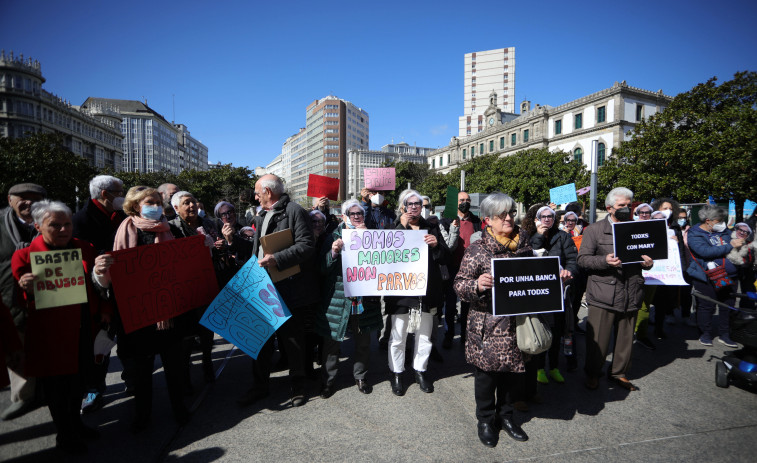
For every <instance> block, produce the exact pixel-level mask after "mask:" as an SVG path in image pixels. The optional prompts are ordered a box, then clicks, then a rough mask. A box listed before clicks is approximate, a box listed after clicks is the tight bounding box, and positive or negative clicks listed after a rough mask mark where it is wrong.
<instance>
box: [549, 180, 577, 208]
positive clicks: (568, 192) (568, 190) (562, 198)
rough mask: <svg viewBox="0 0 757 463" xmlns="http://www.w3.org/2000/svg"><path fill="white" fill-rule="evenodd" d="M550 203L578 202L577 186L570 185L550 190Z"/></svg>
mask: <svg viewBox="0 0 757 463" xmlns="http://www.w3.org/2000/svg"><path fill="white" fill-rule="evenodd" d="M549 201H550V202H553V203H555V204H564V203H572V202H573V201H578V196H576V184H575V183H568V184H567V185H562V186H558V187H556V188H550V189H549Z"/></svg>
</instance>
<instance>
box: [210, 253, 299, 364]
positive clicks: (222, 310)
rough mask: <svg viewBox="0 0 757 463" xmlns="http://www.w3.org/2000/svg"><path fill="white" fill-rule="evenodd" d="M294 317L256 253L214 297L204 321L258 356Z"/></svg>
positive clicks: (245, 350)
mask: <svg viewBox="0 0 757 463" xmlns="http://www.w3.org/2000/svg"><path fill="white" fill-rule="evenodd" d="M291 316H292V314H291V313H290V312H289V308H288V307H287V306H286V304H285V303H284V300H283V299H282V298H281V295H279V293H278V291H276V288H275V287H274V286H273V282H272V281H271V278H270V277H269V276H268V273H267V272H266V271H265V270H264V269H263V268H262V267H260V266H259V265H258V260H257V259H256V258H255V257H254V256H253V257H252V258H251V259H250V260H248V261H247V263H246V264H244V266H243V267H242V268H241V269H239V271H238V272H237V274H236V275H234V277H233V278H232V279H231V280H230V281H229V282H228V283H227V284H226V286H224V288H223V289H222V290H221V292H220V293H219V294H218V297H216V298H215V299H214V300H213V302H212V303H211V304H210V306H209V307H208V309H207V310H206V311H205V313H204V314H203V316H202V318H201V319H200V324H201V325H203V326H205V327H206V328H208V329H209V330H211V331H213V332H215V333H218V334H219V335H221V336H223V337H224V338H225V339H226V340H228V341H229V342H231V343H232V344H234V345H235V346H237V347H238V348H239V349H241V350H242V351H243V352H244V353H245V354H247V355H249V356H250V357H252V358H254V359H257V358H258V354H259V353H260V349H262V347H263V345H264V344H265V343H266V341H268V338H270V337H271V335H272V334H273V333H274V332H275V331H276V330H277V329H279V327H280V326H281V325H283V324H284V322H286V321H287V320H289V318H291Z"/></svg>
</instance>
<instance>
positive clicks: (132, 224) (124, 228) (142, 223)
mask: <svg viewBox="0 0 757 463" xmlns="http://www.w3.org/2000/svg"><path fill="white" fill-rule="evenodd" d="M137 229H139V230H142V231H146V232H152V233H155V242H156V243H162V242H164V241H170V240H172V239H173V234H171V230H170V227H169V226H168V221H167V220H166V218H165V217H162V218H161V220H149V219H145V218H142V217H139V216H135V215H132V216H129V217H127V218H126V219H125V220H124V221H123V222H121V226H120V227H118V231H117V232H116V239H115V242H114V243H113V250H114V251H120V250H121V249H130V248H134V247H136V246H137V241H138V233H137Z"/></svg>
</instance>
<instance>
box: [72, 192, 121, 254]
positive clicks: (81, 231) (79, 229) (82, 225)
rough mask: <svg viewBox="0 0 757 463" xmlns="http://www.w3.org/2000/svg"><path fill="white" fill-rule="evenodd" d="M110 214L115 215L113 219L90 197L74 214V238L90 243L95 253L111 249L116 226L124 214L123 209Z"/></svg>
mask: <svg viewBox="0 0 757 463" xmlns="http://www.w3.org/2000/svg"><path fill="white" fill-rule="evenodd" d="M112 215H115V218H114V220H111V217H109V216H108V215H107V214H106V213H105V212H104V211H103V210H102V209H100V208H99V207H97V205H96V204H94V201H93V200H91V199H90V200H89V201H87V204H85V205H84V207H83V208H81V210H79V212H77V213H76V214H74V217H73V220H72V222H73V224H74V238H79V239H80V240H84V241H87V242H89V243H92V246H94V247H95V252H97V254H102V253H104V252H110V251H112V250H113V241H114V240H115V238H116V232H117V231H118V226H119V225H120V224H121V222H122V221H123V220H124V219H125V218H126V214H125V213H124V211H114V212H113V214H112Z"/></svg>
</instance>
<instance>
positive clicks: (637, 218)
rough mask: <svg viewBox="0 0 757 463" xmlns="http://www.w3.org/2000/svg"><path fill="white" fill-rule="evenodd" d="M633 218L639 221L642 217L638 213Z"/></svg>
mask: <svg viewBox="0 0 757 463" xmlns="http://www.w3.org/2000/svg"><path fill="white" fill-rule="evenodd" d="M616 218H617V216H616ZM633 220H634V222H638V221H639V220H641V217H639V216H638V215H635V216H633Z"/></svg>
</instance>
